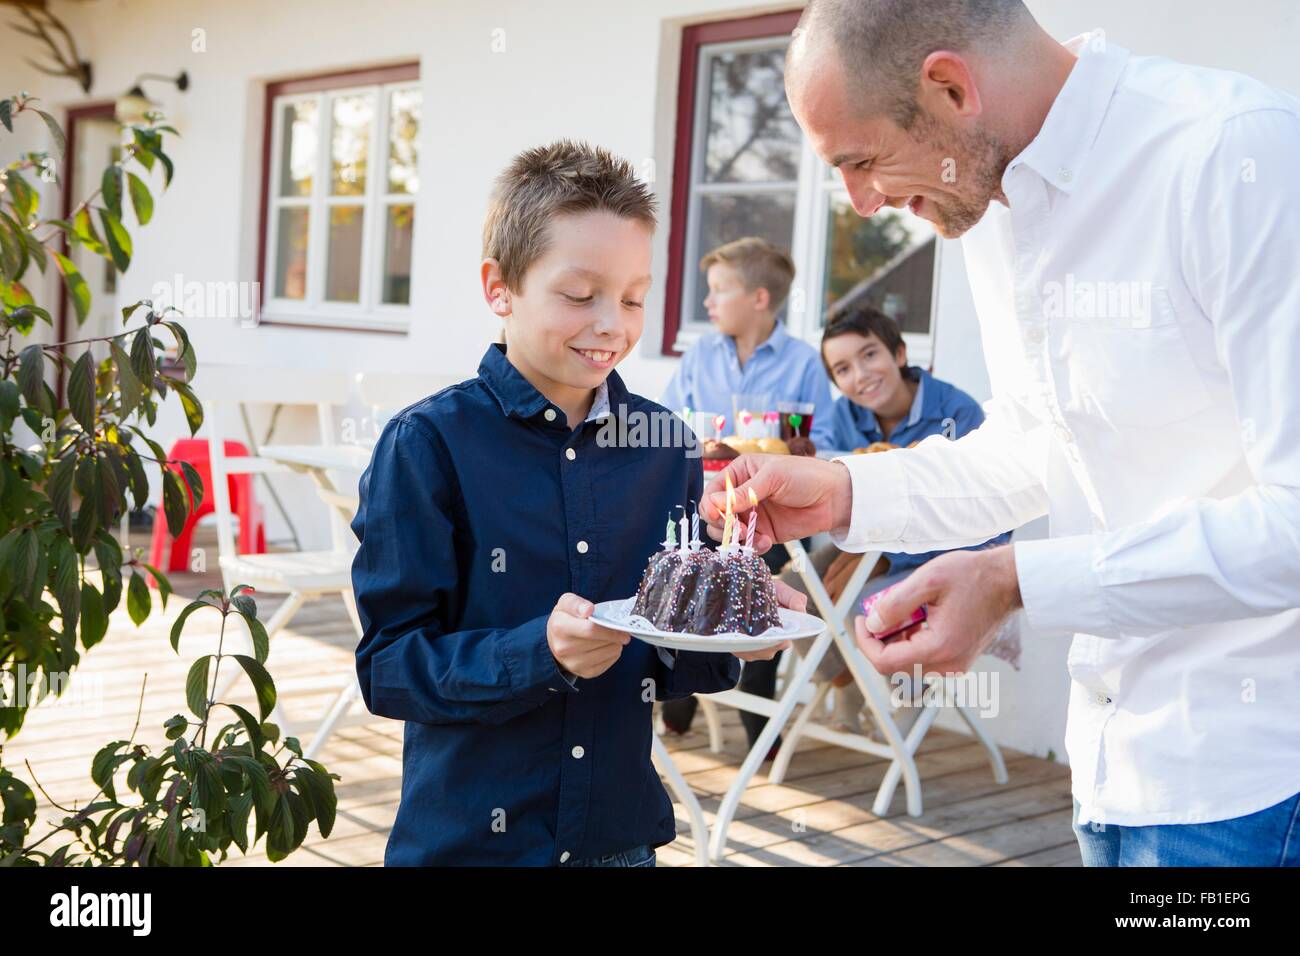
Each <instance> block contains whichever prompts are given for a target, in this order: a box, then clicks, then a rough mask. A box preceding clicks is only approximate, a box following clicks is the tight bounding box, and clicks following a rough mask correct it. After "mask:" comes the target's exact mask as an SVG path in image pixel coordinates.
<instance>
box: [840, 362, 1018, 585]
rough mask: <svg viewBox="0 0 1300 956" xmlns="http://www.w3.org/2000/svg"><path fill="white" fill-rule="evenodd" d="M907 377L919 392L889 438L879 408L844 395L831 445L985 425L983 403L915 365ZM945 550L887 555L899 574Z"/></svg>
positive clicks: (953, 433) (899, 441)
mask: <svg viewBox="0 0 1300 956" xmlns="http://www.w3.org/2000/svg"><path fill="white" fill-rule="evenodd" d="M907 376H908V377H909V378H910V379H912V381H914V382H916V395H915V396H914V397H913V398H912V408H911V410H910V411H909V412H908V415H907V418H906V419H904V420H903V421H901V422H899V423H898V424H897V425H895V426H894V430H893V432H891V433H890V435H889V437H888V438H886V437H885V434H884V432H882V431H881V430H880V422H879V421H877V420H876V414H875V412H873V411H872V410H871V409H869V408H867V407H866V406H865V405H858V404H857V403H856V402H851V401H849V399H848V397H847V396H844V395H841V396H840V397H839V398H837V399H836V400H835V408H834V410H833V412H832V413H831V416H830V419H831V420H830V425H831V429H832V434H831V443H830V446H829V447H831V448H834V449H836V450H840V451H852V450H853V449H855V448H861V447H863V446H866V445H870V444H871V443H872V442H877V441H888V442H891V443H892V444H895V445H899V446H904V447H905V446H907V445H910V444H911V443H912V442H914V441H920V440H921V439H923V438H929V437H930V436H931V435H944V436H946V437H947V438H950V439H957V438H960V437H961V436H962V435H965V434H966V433H967V432H968V431H971V430H972V429H975V428H978V427H979V426H980V424H981V423H983V421H984V410H983V409H982V408H980V406H979V402H977V401H975V399H974V398H972V397H971V396H970V395H968V394H966V393H965V392H963V391H962V390H961V389H960V388H958V387H957V386H955V385H950V384H949V383H948V382H944V381H942V380H940V379H937V378H935V377H934V376H933V375H931V374H930V373H929V372H927V371H926V370H925V369H923V368H919V367H917V366H915V365H909V366H908V367H907ZM882 454H888V452H884V453H882ZM1010 540H1011V533H1010V532H1007V533H1005V534H1000V535H998V536H997V537H996V538H991V539H990V540H988V541H986V542H984V543H983V544H979V545H972V546H971V547H970V548H961V549H958V550H963V551H974V550H978V549H979V548H987V547H990V546H991V545H997V544H1006V543H1007V542H1008V541H1010ZM943 553H944V552H943V551H927V552H924V553H922V554H903V553H897V554H894V553H887V554H885V555H884V556H885V557H886V558H888V559H889V573H890V574H896V573H898V572H899V571H910V570H912V569H915V568H918V567H920V566H921V565H923V564H925V562H927V561H929V560H930V559H932V558H936V557H938V556H939V555H941V554H943Z"/></svg>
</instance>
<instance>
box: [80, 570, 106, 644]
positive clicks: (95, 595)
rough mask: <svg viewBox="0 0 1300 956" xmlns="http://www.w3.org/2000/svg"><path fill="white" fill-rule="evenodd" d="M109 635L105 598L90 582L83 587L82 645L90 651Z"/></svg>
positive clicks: (83, 584) (84, 583)
mask: <svg viewBox="0 0 1300 956" xmlns="http://www.w3.org/2000/svg"><path fill="white" fill-rule="evenodd" d="M107 633H108V614H107V613H105V611H104V598H103V596H101V595H100V593H99V589H98V588H96V587H95V586H94V585H93V584H91V583H90V582H89V581H86V582H83V583H82V585H81V645H82V647H84V648H86V649H87V650H90V648H92V647H94V646H95V645H96V644H98V643H99V642H100V641H101V640H103V638H104V635H105V634H107Z"/></svg>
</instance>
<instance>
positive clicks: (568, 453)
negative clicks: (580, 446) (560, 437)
mask: <svg viewBox="0 0 1300 956" xmlns="http://www.w3.org/2000/svg"><path fill="white" fill-rule="evenodd" d="M564 457H565V458H567V459H569V461H573V459H575V458H577V457H578V453H577V452H576V451H574V450H573V449H572V448H566V449H564Z"/></svg>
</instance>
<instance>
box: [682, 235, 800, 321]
mask: <svg viewBox="0 0 1300 956" xmlns="http://www.w3.org/2000/svg"><path fill="white" fill-rule="evenodd" d="M719 262H721V263H724V264H726V265H729V266H731V267H732V268H733V269H735V270H736V271H737V272H738V273H740V279H741V281H742V282H744V283H745V288H746V289H747V290H748V291H750V292H753V291H754V290H755V289H766V290H767V295H768V298H769V299H770V300H771V302H770V304H769V308H770V309H771V310H772V313H773V314H775V313H776V311H777V310H778V309H780V308H781V306H782V305H783V304H784V303H785V300H786V297H787V296H788V295H789V294H790V284H791V283H793V282H794V260H793V259H791V258H790V256H789V255H788V254H787V253H786V252H785V250H784V249H781V248H780V247H779V246H774V245H772V243H770V242H768V241H767V240H766V239H760V238H758V237H757V236H746V237H745V238H743V239H736V240H735V241H734V242H728V243H726V244H725V245H721V246H718V248H716V249H714V250H713V251H712V252H710V253H708V254H707V255H706V256H705V257H704V258H703V259H701V260H700V269H701V270H702V271H704V272H708V271H709V266H711V265H715V264H716V263H719Z"/></svg>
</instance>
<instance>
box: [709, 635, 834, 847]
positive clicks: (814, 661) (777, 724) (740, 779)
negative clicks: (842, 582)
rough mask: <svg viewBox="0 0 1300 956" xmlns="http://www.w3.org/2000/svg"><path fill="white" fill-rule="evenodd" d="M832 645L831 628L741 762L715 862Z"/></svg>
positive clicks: (722, 815)
mask: <svg viewBox="0 0 1300 956" xmlns="http://www.w3.org/2000/svg"><path fill="white" fill-rule="evenodd" d="M830 644H831V633H830V631H822V633H821V636H819V637H818V638H817V640H816V641H814V642H813V646H812V647H811V648H810V649H809V651H808V653H807V655H806V656H805V657H804V659H803V660H802V661H800V662H799V667H798V668H797V669H796V670H795V673H794V677H793V679H791V681H790V684H789V686H788V687H786V689H785V691H784V692H783V693H782V694H781V698H780V701H779V703H778V704H777V710H776V713H775V714H773V715H772V716H771V717H769V718H768V720H767V723H766V724H765V725H764V726H763V732H762V733H761V734H759V735H758V740H756V741H755V742H754V746H752V747H750V748H749V753H748V754H746V755H745V761H744V763H742V764H741V765H740V771H739V772H738V773H737V774H736V779H735V780H734V781H732V784H731V786H730V788H728V790H727V792H726V795H725V796H723V798H722V803H721V804H720V805H719V807H718V815H717V817H716V818H715V819H714V821H713V833H712V835H711V836H710V838H709V856H710V857H711V858H712V859H713V861H714V862H715V863H721V862H722V854H723V851H724V850H725V849H726V847H727V828H728V827H730V826H731V818H732V817H733V816H735V814H736V808H737V807H738V806H739V805H740V798H741V796H742V795H743V794H744V792H745V788H746V787H748V786H749V782H750V780H752V779H753V778H754V774H756V773H757V772H758V768H759V767H760V766H761V765H762V763H763V758H764V757H766V756H767V752H768V751H769V750H771V749H772V744H773V743H774V742H775V741H776V737H777V734H779V733H780V732H781V728H782V727H784V726H785V722H786V721H787V720H789V719H790V714H791V713H792V712H793V711H794V708H795V705H796V704H797V703H799V695H800V691H801V690H802V689H803V686H804V685H805V684H807V683H808V681H809V680H811V679H812V673H813V671H814V670H816V668H817V665H818V664H819V663H820V662H821V659H822V657H823V656H824V655H825V653H826V649H827V648H828V647H830Z"/></svg>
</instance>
